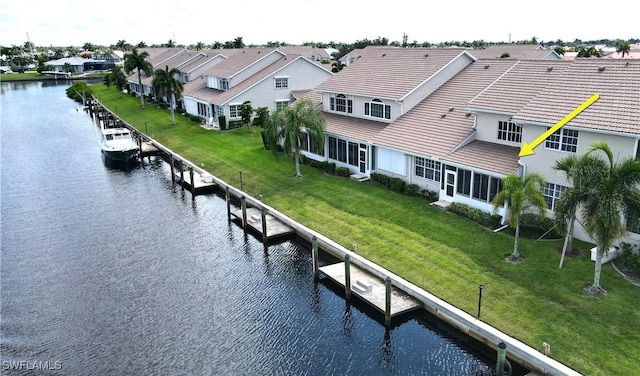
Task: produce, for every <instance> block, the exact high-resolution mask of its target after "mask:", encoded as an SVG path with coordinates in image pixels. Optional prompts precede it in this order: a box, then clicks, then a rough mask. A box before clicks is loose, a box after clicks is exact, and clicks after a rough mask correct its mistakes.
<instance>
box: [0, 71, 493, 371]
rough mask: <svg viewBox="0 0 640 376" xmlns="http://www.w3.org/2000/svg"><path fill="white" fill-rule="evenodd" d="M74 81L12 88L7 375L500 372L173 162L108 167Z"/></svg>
mask: <svg viewBox="0 0 640 376" xmlns="http://www.w3.org/2000/svg"><path fill="white" fill-rule="evenodd" d="M67 86H68V84H65V83H63V82H61V83H41V82H32V83H7V82H3V83H2V84H1V90H2V95H1V99H2V102H1V106H0V109H1V118H0V130H1V142H2V154H1V159H2V160H1V171H2V178H1V196H0V197H1V205H2V211H1V214H2V216H1V228H2V233H1V258H0V272H1V279H0V283H1V284H0V287H1V296H0V297H1V322H0V350H1V353H0V355H1V360H2V370H1V371H0V373H2V374H19V375H22V374H24V375H33V374H42V375H361V374H362V375H364V374H366V375H489V374H492V373H493V365H494V364H495V353H494V351H493V350H491V349H486V348H484V347H482V346H479V345H477V344H476V343H474V342H473V341H470V340H468V339H466V338H464V337H463V336H461V335H459V334H456V332H455V331H454V330H452V329H450V328H449V327H447V326H446V325H444V324H440V323H437V322H435V321H433V320H432V319H430V318H429V317H428V316H426V315H424V316H423V315H422V314H414V315H410V316H408V317H406V318H404V319H403V320H401V321H400V322H394V326H392V327H391V328H386V327H385V326H384V325H383V322H382V320H383V318H382V317H381V315H379V314H377V313H376V312H371V311H370V310H369V309H368V308H367V307H363V306H361V305H360V304H358V303H357V302H352V303H347V302H345V300H344V298H343V296H342V295H341V293H340V292H339V291H338V290H337V289H335V288H333V287H332V286H331V285H330V283H328V282H326V281H324V280H321V281H320V282H314V280H313V275H312V263H311V256H310V252H309V250H308V249H306V248H305V247H303V246H301V245H298V244H296V243H295V242H292V241H287V242H284V243H280V244H276V245H270V246H268V247H265V246H264V245H263V244H262V243H261V242H260V241H258V240H257V239H256V238H254V237H253V236H252V235H249V236H245V235H244V233H243V231H242V229H241V228H239V226H238V225H237V224H235V223H233V222H229V221H228V219H227V213H226V203H225V201H224V200H223V199H222V198H220V197H218V196H217V195H206V196H197V197H196V198H195V201H193V202H192V197H191V195H190V193H189V192H188V191H186V192H185V191H183V190H182V189H180V188H178V187H173V186H172V183H171V178H170V172H169V169H168V166H167V164H166V163H165V162H163V161H162V160H161V159H159V158H158V159H152V160H151V161H149V162H147V161H146V160H145V164H144V166H143V167H140V166H139V165H134V166H133V167H132V168H129V169H123V168H118V166H116V167H114V166H110V164H109V163H107V161H105V160H104V159H103V157H102V156H101V153H100V149H99V147H98V135H97V132H96V127H95V125H94V123H93V122H92V120H91V118H90V117H89V115H88V114H86V113H85V112H83V111H82V109H79V105H78V104H77V103H75V102H73V101H71V100H70V99H68V98H67V97H66V96H65V89H66V87H67Z"/></svg>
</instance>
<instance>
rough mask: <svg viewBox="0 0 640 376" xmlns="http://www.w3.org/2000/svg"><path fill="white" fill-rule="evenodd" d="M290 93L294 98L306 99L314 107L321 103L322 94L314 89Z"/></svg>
mask: <svg viewBox="0 0 640 376" xmlns="http://www.w3.org/2000/svg"><path fill="white" fill-rule="evenodd" d="M291 94H292V95H293V96H294V98H296V99H308V100H310V101H311V103H313V107H314V108H318V107H319V106H320V105H322V94H320V93H319V92H317V91H316V90H306V91H305V92H304V93H302V92H301V91H295V92H291Z"/></svg>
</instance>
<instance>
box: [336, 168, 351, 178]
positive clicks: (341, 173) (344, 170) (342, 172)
mask: <svg viewBox="0 0 640 376" xmlns="http://www.w3.org/2000/svg"><path fill="white" fill-rule="evenodd" d="M336 175H338V176H342V177H345V178H348V177H349V176H351V171H349V168H347V167H337V168H336Z"/></svg>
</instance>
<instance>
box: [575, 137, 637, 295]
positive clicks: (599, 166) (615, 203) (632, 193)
mask: <svg viewBox="0 0 640 376" xmlns="http://www.w3.org/2000/svg"><path fill="white" fill-rule="evenodd" d="M598 152H600V153H598ZM602 153H604V155H605V157H606V158H605V159H602V158H600V155H602ZM586 156H592V157H593V158H590V159H588V161H589V163H585V164H581V165H579V166H578V168H577V170H579V171H580V172H581V173H582V174H583V175H584V176H585V177H587V179H588V180H587V181H588V182H589V184H584V185H581V186H580V190H582V191H583V193H584V201H583V205H582V211H581V212H582V217H583V219H584V226H585V229H586V230H587V232H588V233H589V235H590V236H591V237H592V238H593V239H594V240H595V241H596V246H597V253H596V265H595V276H594V280H593V285H592V286H591V287H590V288H589V290H588V292H589V293H590V294H591V295H601V294H604V293H605V290H604V289H603V288H602V287H601V286H600V272H601V270H602V257H603V254H604V252H605V251H608V250H609V249H610V248H611V246H613V243H614V242H615V241H616V240H617V239H618V238H619V237H620V236H622V235H623V234H624V233H625V224H624V223H623V220H622V218H623V217H622V216H621V214H622V215H624V216H625V217H626V218H627V220H628V221H630V223H631V224H636V223H637V222H638V218H640V189H638V184H640V161H639V160H635V159H632V158H624V159H623V160H622V161H620V162H615V161H614V159H613V152H612V151H611V148H610V147H609V145H607V144H606V143H605V142H603V141H598V142H595V143H593V144H591V146H590V147H589V150H588V151H587V153H586Z"/></svg>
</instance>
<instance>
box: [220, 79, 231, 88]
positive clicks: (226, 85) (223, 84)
mask: <svg viewBox="0 0 640 376" xmlns="http://www.w3.org/2000/svg"><path fill="white" fill-rule="evenodd" d="M218 89H220V90H229V80H227V79H226V78H219V79H218Z"/></svg>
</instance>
